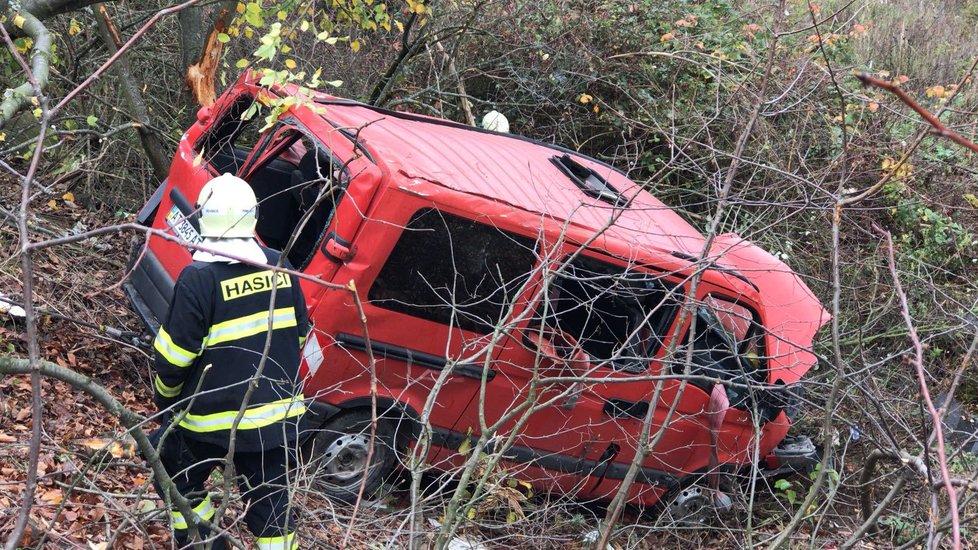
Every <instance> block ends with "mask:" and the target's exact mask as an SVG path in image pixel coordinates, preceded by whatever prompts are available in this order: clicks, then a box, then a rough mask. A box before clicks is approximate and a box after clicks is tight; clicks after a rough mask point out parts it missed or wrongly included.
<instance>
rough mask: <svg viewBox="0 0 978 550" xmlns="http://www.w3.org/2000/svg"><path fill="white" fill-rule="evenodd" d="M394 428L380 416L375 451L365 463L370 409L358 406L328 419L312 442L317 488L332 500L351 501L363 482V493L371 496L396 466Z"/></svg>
mask: <svg viewBox="0 0 978 550" xmlns="http://www.w3.org/2000/svg"><path fill="white" fill-rule="evenodd" d="M395 428H396V424H395V423H394V422H393V421H391V420H390V419H387V418H378V419H377V430H376V432H375V434H374V436H375V437H374V440H373V454H372V455H371V456H370V463H369V464H366V459H367V453H368V452H369V449H370V443H371V441H370V411H369V410H365V409H356V410H352V411H348V412H344V413H341V414H339V415H337V416H335V417H333V418H330V419H329V420H327V421H326V423H325V424H323V426H322V428H320V429H319V430H318V431H317V434H316V436H315V437H314V438H313V440H312V442H311V453H310V466H311V467H312V473H313V475H315V479H316V484H315V485H316V488H317V489H319V490H320V491H322V492H323V493H324V494H325V495H326V496H327V497H329V498H331V499H333V500H338V501H341V502H347V503H352V502H355V501H356V499H357V496H358V495H359V493H360V485H361V483H364V484H365V487H364V488H363V497H364V498H370V497H371V496H372V495H373V494H374V493H376V492H377V490H378V489H380V486H381V485H382V484H383V483H384V481H385V480H386V479H387V478H388V477H389V476H390V474H391V473H392V472H393V471H394V468H395V467H396V466H397V458H398V451H397V446H396V445H395V440H396V439H395ZM365 465H366V472H364V466H365Z"/></svg>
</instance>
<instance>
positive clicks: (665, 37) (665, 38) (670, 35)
mask: <svg viewBox="0 0 978 550" xmlns="http://www.w3.org/2000/svg"><path fill="white" fill-rule="evenodd" d="M673 38H676V35H675V34H674V33H671V32H667V33H666V34H663V35H662V36H660V37H659V42H668V41H670V40H672V39H673Z"/></svg>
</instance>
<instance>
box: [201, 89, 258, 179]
mask: <svg viewBox="0 0 978 550" xmlns="http://www.w3.org/2000/svg"><path fill="white" fill-rule="evenodd" d="M260 106H261V104H260V103H258V102H257V101H256V100H255V99H254V98H253V97H251V96H247V95H245V96H241V97H239V98H238V99H236V100H235V101H234V103H232V104H231V105H230V106H229V107H228V108H227V109H225V110H224V112H223V113H220V114H219V115H218V116H219V117H220V118H219V119H218V120H217V122H215V123H214V124H213V125H212V126H211V128H210V131H209V132H207V133H206V134H204V136H203V137H202V138H201V139H200V140H199V141H198V142H197V143H196V144H195V145H194V150H195V151H197V152H198V153H202V154H203V160H204V161H206V162H207V163H208V164H210V165H211V166H212V167H213V168H214V169H215V170H216V172H217V173H218V174H223V173H225V172H230V173H232V174H238V171H239V170H240V169H241V167H242V166H243V165H244V161H245V159H247V158H248V155H249V154H251V151H252V149H254V148H255V145H257V144H258V139H259V138H260V137H261V134H260V133H259V132H258V130H259V129H261V127H262V124H261V123H259V121H263V120H264V117H262V116H259V111H260V110H261V109H260Z"/></svg>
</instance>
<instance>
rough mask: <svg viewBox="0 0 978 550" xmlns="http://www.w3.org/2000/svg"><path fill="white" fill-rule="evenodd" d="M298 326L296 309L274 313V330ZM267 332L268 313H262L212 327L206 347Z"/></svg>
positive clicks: (279, 310) (280, 309)
mask: <svg viewBox="0 0 978 550" xmlns="http://www.w3.org/2000/svg"><path fill="white" fill-rule="evenodd" d="M297 324H298V323H297V322H296V319H295V308H294V307H283V308H279V309H276V310H274V311H273V312H272V330H276V329H282V328H288V327H294V326H296V325H297ZM266 330H268V312H267V311H262V312H260V313H255V314H252V315H247V316H245V317H238V318H237V319H231V320H229V321H224V322H222V323H218V324H216V325H214V326H212V327H211V329H210V332H208V334H207V338H206V339H205V340H204V345H205V346H206V347H211V346H214V345H216V344H221V343H224V342H231V341H234V340H240V339H241V338H247V337H248V336H254V335H255V334H260V333H262V332H265V331H266Z"/></svg>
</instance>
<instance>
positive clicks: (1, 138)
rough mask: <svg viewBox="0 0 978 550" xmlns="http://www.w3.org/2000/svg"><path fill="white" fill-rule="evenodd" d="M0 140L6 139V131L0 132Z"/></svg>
mask: <svg viewBox="0 0 978 550" xmlns="http://www.w3.org/2000/svg"><path fill="white" fill-rule="evenodd" d="M0 141H7V133H6V132H0Z"/></svg>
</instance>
